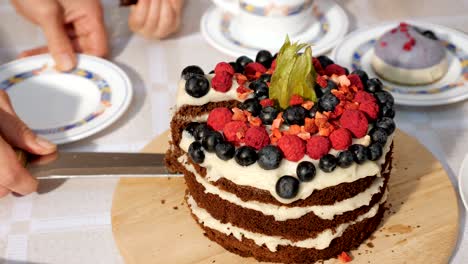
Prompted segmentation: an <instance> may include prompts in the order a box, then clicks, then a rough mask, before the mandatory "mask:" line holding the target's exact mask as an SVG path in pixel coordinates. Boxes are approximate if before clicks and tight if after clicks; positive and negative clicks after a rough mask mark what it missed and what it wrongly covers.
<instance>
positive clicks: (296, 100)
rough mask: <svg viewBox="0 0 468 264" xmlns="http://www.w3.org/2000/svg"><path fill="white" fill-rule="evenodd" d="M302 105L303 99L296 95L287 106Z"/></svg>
mask: <svg viewBox="0 0 468 264" xmlns="http://www.w3.org/2000/svg"><path fill="white" fill-rule="evenodd" d="M302 103H304V99H303V98H302V97H301V96H300V95H297V94H293V95H292V96H291V98H290V99H289V105H291V106H293V105H301V104H302Z"/></svg>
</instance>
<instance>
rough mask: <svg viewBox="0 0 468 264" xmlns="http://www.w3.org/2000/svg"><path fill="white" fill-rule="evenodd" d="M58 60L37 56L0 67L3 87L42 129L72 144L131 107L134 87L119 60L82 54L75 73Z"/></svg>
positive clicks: (22, 112) (29, 121)
mask: <svg viewBox="0 0 468 264" xmlns="http://www.w3.org/2000/svg"><path fill="white" fill-rule="evenodd" d="M53 65H54V62H53V60H52V58H51V57H50V56H49V55H38V56H33V57H28V58H24V59H19V60H16V61H13V62H10V63H7V64H5V65H2V66H0V89H2V90H6V91H7V93H8V94H9V96H10V98H11V101H12V103H13V106H14V108H15V111H16V112H17V114H18V115H19V117H20V118H21V119H22V120H23V121H24V122H25V123H26V124H27V125H28V126H29V127H31V128H32V129H33V130H34V131H35V132H36V133H37V134H39V135H41V136H43V137H45V138H47V139H49V140H51V141H52V142H54V143H56V144H63V143H69V142H72V141H76V140H79V139H82V138H85V137H88V136H90V135H93V134H95V133H97V132H99V131H101V130H103V129H104V128H106V127H108V126H109V125H110V124H112V123H113V122H114V121H116V120H117V119H118V118H119V117H120V116H121V115H122V114H123V113H124V112H125V111H126V110H127V108H128V106H129V104H130V101H131V99H132V94H133V91H132V86H131V83H130V80H129V78H128V77H127V75H126V74H125V73H124V72H123V71H122V70H121V69H120V68H119V67H117V66H116V65H115V64H113V63H111V62H109V61H106V60H103V59H100V58H97V57H92V56H87V55H78V66H77V68H76V69H75V70H73V71H71V72H66V73H65V72H58V71H56V70H54V67H53Z"/></svg>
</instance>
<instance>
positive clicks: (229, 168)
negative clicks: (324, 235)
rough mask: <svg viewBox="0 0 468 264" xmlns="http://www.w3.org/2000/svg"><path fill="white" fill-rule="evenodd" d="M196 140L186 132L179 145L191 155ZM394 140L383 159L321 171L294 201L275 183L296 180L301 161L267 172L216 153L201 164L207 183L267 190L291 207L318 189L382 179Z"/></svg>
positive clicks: (253, 165)
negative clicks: (223, 182) (283, 195)
mask: <svg viewBox="0 0 468 264" xmlns="http://www.w3.org/2000/svg"><path fill="white" fill-rule="evenodd" d="M194 140H195V139H194V138H193V137H192V136H191V135H190V134H189V133H188V132H186V131H184V132H183V133H182V139H181V142H180V145H179V146H180V148H181V149H182V150H184V151H185V152H187V153H188V148H189V146H190V144H191V143H192V142H193V141H194ZM392 141H393V134H392V135H391V136H389V137H388V140H387V143H386V144H385V146H384V149H383V155H382V158H380V159H379V160H378V161H366V162H364V163H363V164H357V163H353V164H352V165H351V166H350V167H348V168H339V167H337V168H336V169H335V170H334V171H332V172H330V173H326V172H324V171H322V170H319V169H318V170H317V173H316V175H315V178H314V179H313V180H312V181H311V182H307V183H304V184H300V185H299V191H298V194H297V195H296V197H294V198H292V199H284V198H281V197H279V196H278V194H277V193H276V191H275V188H276V182H277V181H278V179H279V178H280V177H281V176H283V175H291V176H293V177H297V176H296V167H297V164H298V163H299V162H300V161H299V162H293V161H288V160H286V159H283V160H282V161H281V164H280V167H279V168H277V169H274V170H264V169H262V168H261V167H260V166H259V165H258V164H257V163H254V164H252V165H250V166H246V167H244V166H241V165H239V164H238V163H237V162H236V161H235V160H234V159H231V160H228V161H224V160H221V159H219V158H218V157H217V156H216V154H215V153H209V152H205V161H204V162H203V163H202V164H200V165H201V166H203V167H205V168H206V176H205V178H206V179H207V180H208V181H213V182H215V181H217V180H219V179H221V178H225V179H228V180H230V181H232V182H233V183H235V184H237V185H243V186H251V187H254V188H257V189H261V190H266V191H268V192H270V194H271V195H272V196H273V197H275V199H277V200H278V201H280V202H281V203H284V204H289V203H292V202H294V201H297V200H301V199H306V198H307V197H309V196H310V195H311V194H312V193H313V192H314V191H315V190H321V189H324V188H327V187H330V186H335V185H338V184H340V183H346V182H354V181H356V180H359V179H361V178H364V177H367V176H372V175H377V176H378V177H380V176H381V175H380V171H381V165H382V164H383V163H385V155H386V154H387V152H388V151H389V150H390V146H391V143H392ZM301 161H310V162H312V163H314V165H315V166H316V167H317V168H318V162H319V161H318V160H313V159H311V158H310V157H309V156H307V155H305V156H304V158H303V159H302V160H301Z"/></svg>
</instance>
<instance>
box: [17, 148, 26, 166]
mask: <svg viewBox="0 0 468 264" xmlns="http://www.w3.org/2000/svg"><path fill="white" fill-rule="evenodd" d="M14 150H15V152H16V158H17V159H18V161H19V163H20V164H21V165H22V166H23V167H26V165H27V163H28V153H26V151H24V150H22V149H18V148H15V149H14Z"/></svg>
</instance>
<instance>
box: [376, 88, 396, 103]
mask: <svg viewBox="0 0 468 264" xmlns="http://www.w3.org/2000/svg"><path fill="white" fill-rule="evenodd" d="M374 95H375V98H376V99H377V102H378V103H379V104H380V105H389V106H393V103H394V102H395V100H394V99H393V96H392V95H391V94H390V93H389V92H387V91H378V92H376V93H375V94H374Z"/></svg>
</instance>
